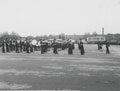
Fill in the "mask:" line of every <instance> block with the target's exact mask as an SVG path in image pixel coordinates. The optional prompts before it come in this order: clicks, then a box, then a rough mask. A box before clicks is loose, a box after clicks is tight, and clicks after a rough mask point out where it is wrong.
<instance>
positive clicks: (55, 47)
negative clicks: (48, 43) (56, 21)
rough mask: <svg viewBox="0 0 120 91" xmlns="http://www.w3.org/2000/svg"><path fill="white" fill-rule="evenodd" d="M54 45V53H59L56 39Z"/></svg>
mask: <svg viewBox="0 0 120 91" xmlns="http://www.w3.org/2000/svg"><path fill="white" fill-rule="evenodd" d="M52 46H53V53H54V54H58V51H57V49H58V43H57V41H56V40H54V41H53V44H52Z"/></svg>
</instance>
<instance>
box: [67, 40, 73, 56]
mask: <svg viewBox="0 0 120 91" xmlns="http://www.w3.org/2000/svg"><path fill="white" fill-rule="evenodd" d="M73 49H74V44H73V43H72V42H71V41H69V42H68V54H69V55H71V54H73Z"/></svg>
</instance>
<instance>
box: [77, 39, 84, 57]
mask: <svg viewBox="0 0 120 91" xmlns="http://www.w3.org/2000/svg"><path fill="white" fill-rule="evenodd" d="M78 48H79V50H80V53H81V55H84V53H85V51H84V46H83V42H82V40H81V39H80V41H79V42H78Z"/></svg>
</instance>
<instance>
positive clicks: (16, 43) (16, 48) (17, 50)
mask: <svg viewBox="0 0 120 91" xmlns="http://www.w3.org/2000/svg"><path fill="white" fill-rule="evenodd" d="M15 50H16V53H19V42H18V40H16V42H15Z"/></svg>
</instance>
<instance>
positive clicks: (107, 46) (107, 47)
mask: <svg viewBox="0 0 120 91" xmlns="http://www.w3.org/2000/svg"><path fill="white" fill-rule="evenodd" d="M109 47H110V43H109V42H108V41H107V40H106V54H110V50H109Z"/></svg>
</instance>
